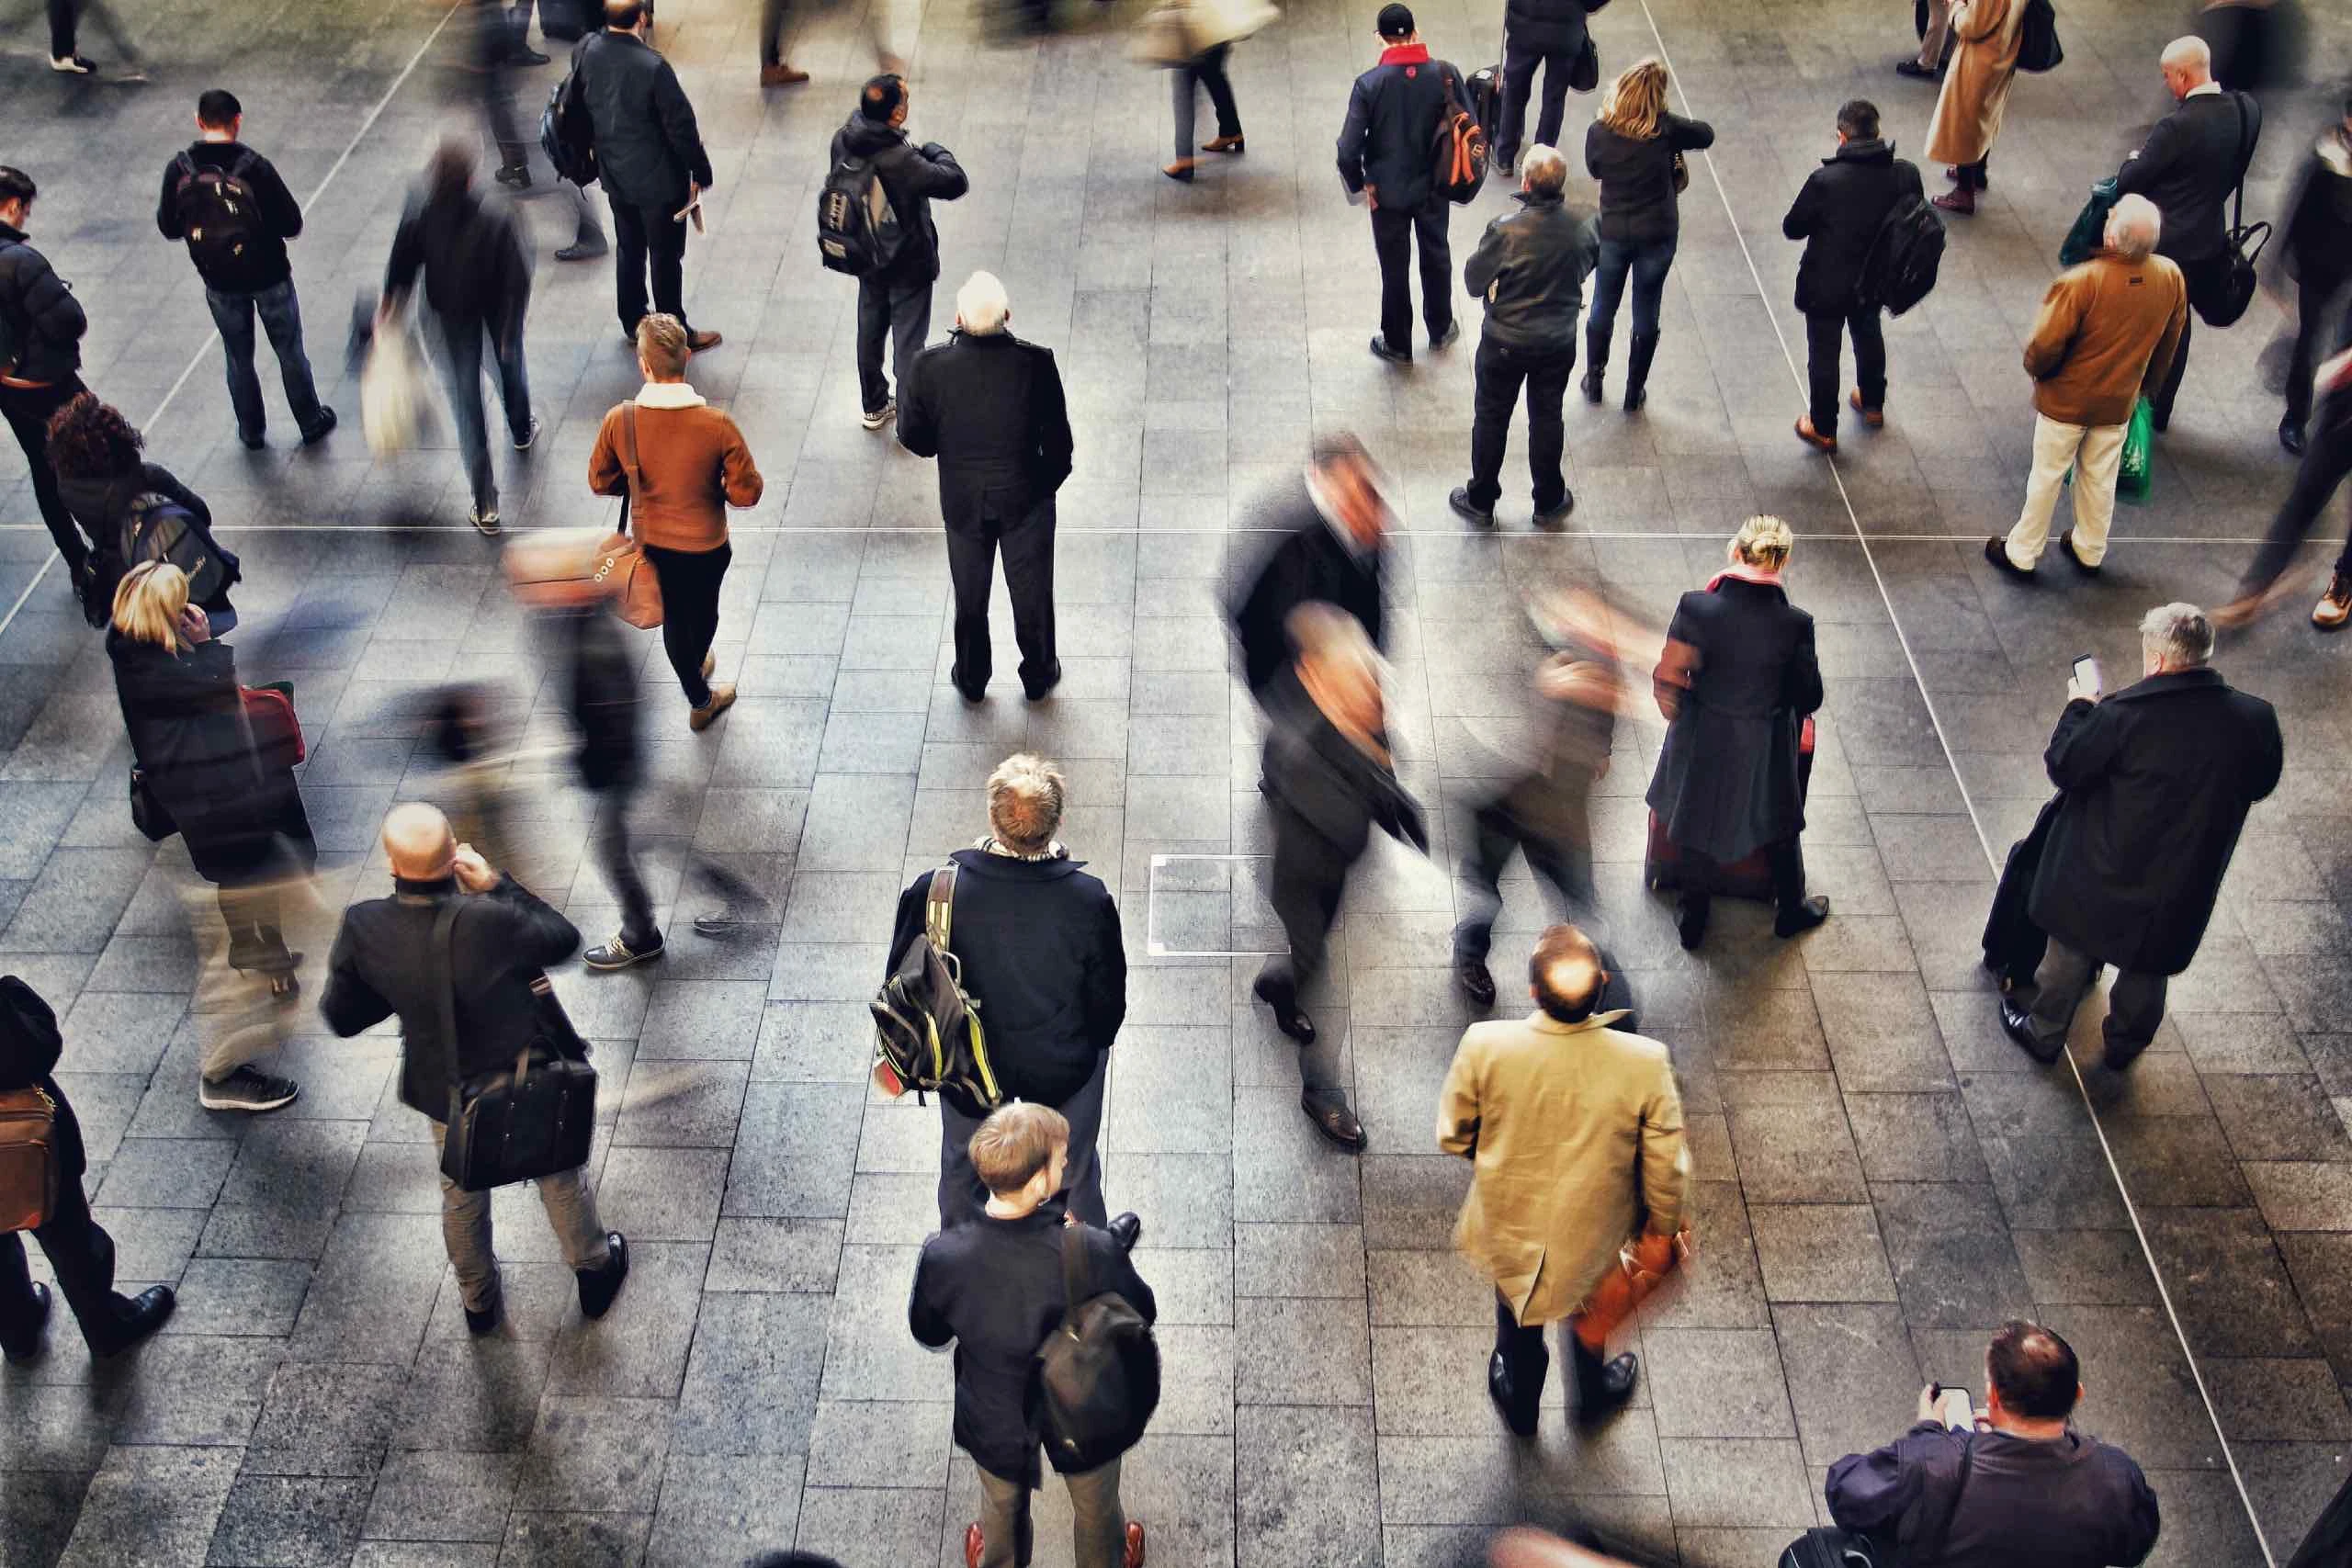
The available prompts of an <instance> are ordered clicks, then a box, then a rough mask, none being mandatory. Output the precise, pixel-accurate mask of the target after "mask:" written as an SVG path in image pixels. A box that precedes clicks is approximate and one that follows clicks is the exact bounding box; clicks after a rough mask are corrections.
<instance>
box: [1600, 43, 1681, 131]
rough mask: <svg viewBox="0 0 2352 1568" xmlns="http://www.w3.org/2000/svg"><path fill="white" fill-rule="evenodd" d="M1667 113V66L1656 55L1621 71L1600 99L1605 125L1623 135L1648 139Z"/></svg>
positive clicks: (1601, 120)
mask: <svg viewBox="0 0 2352 1568" xmlns="http://www.w3.org/2000/svg"><path fill="white" fill-rule="evenodd" d="M1665 113H1666V65H1665V62H1662V61H1660V60H1658V59H1657V58H1656V57H1655V56H1653V57H1651V58H1649V59H1646V60H1636V61H1635V62H1634V63H1632V64H1631V65H1628V66H1627V67H1625V69H1624V70H1623V71H1621V72H1619V73H1617V80H1615V81H1614V82H1611V84H1609V91H1608V93H1607V94H1606V95H1604V96H1602V98H1601V100H1600V114H1599V115H1598V116H1597V117H1596V118H1598V119H1599V120H1600V123H1601V124H1603V125H1605V126H1607V127H1608V128H1609V129H1610V130H1613V131H1615V132H1616V133H1617V134H1618V135H1620V136H1627V137H1631V138H1632V139H1633V140H1634V141H1649V140H1650V139H1651V138H1652V137H1654V136H1656V135H1657V122H1658V120H1659V119H1660V118H1662V117H1663V116H1664V115H1665Z"/></svg>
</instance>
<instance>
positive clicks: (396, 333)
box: [359, 321, 432, 457]
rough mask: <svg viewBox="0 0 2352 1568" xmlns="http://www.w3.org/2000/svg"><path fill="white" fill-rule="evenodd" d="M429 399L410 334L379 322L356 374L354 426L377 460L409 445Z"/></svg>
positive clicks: (397, 324) (421, 364) (401, 326)
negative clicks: (365, 359)
mask: <svg viewBox="0 0 2352 1568" xmlns="http://www.w3.org/2000/svg"><path fill="white" fill-rule="evenodd" d="M431 395H432V394H431V391H430V389H429V388H428V386H427V384H426V379H425V371H424V355H422V354H421V353H419V352H418V351H417V346H416V337H415V334H414V333H411V332H410V331H409V330H408V328H407V327H406V325H405V324H403V323H400V322H395V321H383V322H379V323H378V324H377V328H376V335H375V340H374V342H373V343H372V344H370V345H369V347H368V364H367V366H366V367H365V368H363V369H362V370H361V371H360V372H359V423H360V424H361V426H362V427H363V428H364V429H365V430H366V431H367V433H368V450H369V451H371V452H373V453H375V454H376V455H377V456H378V457H384V456H387V455H389V454H390V453H394V452H405V451H407V450H408V449H409V448H411V447H413V446H415V445H416V443H417V436H418V434H419V433H420V432H421V430H422V429H423V427H424V420H425V409H426V406H427V399H429V398H430V397H431Z"/></svg>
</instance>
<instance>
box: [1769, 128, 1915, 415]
mask: <svg viewBox="0 0 2352 1568" xmlns="http://www.w3.org/2000/svg"><path fill="white" fill-rule="evenodd" d="M1906 202H1911V203H1917V204H1918V209H1919V211H1920V212H1921V213H1923V214H1925V220H1926V221H1927V222H1929V223H1939V221H1940V220H1939V219H1938V218H1937V217H1936V216H1935V214H1934V213H1933V212H1932V211H1929V210H1928V207H1927V192H1926V190H1925V189H1924V188H1923V187H1922V186H1921V184H1920V181H1919V170H1918V167H1917V165H1916V164H1912V163H1911V162H1910V161H1909V160H1907V159H1904V158H1898V157H1896V156H1895V155H1894V143H1893V142H1891V141H1883V140H1882V139H1881V138H1880V136H1879V124H1878V106H1877V105H1875V104H1873V103H1871V101H1870V100H1869V99H1868V98H1849V99H1848V100H1847V101H1846V102H1845V103H1844V104H1842V105H1840V106H1839V107H1838V151H1837V152H1835V153H1834V154H1832V155H1831V156H1829V157H1826V158H1824V159H1823V160H1822V161H1821V167H1819V168H1817V169H1815V170H1814V171H1813V173H1812V174H1810V175H1806V176H1805V182H1804V189H1802V190H1800V191H1798V192H1797V199H1796V202H1795V204H1794V205H1792V207H1791V208H1790V209H1789V215H1788V216H1787V217H1786V218H1783V219H1781V233H1783V234H1785V235H1787V236H1788V237H1789V238H1790V239H1792V240H1802V241H1804V260H1802V261H1800V262H1798V263H1797V309H1798V310H1802V311H1804V343H1805V367H1806V373H1807V379H1808V381H1809V383H1810V386H1811V398H1810V406H1809V408H1808V409H1807V411H1806V412H1804V414H1803V415H1802V416H1800V417H1799V418H1798V420H1797V435H1798V437H1799V438H1800V439H1801V440H1803V441H1804V442H1805V443H1806V444H1807V445H1808V446H1814V447H1816V448H1818V449H1819V450H1821V451H1824V452H1835V451H1836V450H1838V382H1839V380H1840V379H1841V378H1840V377H1839V376H1838V369H1839V367H1840V361H1841V359H1842V357H1843V354H1844V348H1845V344H1844V339H1845V337H1846V334H1847V333H1852V334H1853V339H1854V383H1855V384H1854V389H1853V391H1852V392H1851V393H1850V394H1849V398H1848V400H1849V401H1850V402H1851V403H1852V404H1853V408H1854V412H1856V413H1858V414H1860V415H1861V416H1862V423H1864V424H1866V425H1868V426H1869V427H1870V428H1871V429H1872V430H1876V429H1878V428H1879V427H1880V426H1881V425H1883V424H1884V423H1886V338H1885V336H1884V334H1883V333H1881V331H1880V327H1879V310H1880V309H1881V307H1880V303H1879V298H1878V295H1877V292H1876V290H1875V288H1874V287H1873V286H1874V284H1875V282H1876V280H1875V279H1874V278H1872V277H1871V276H1869V273H1870V270H1871V266H1872V265H1873V264H1874V263H1876V262H1878V261H1880V260H1881V259H1882V257H1883V251H1882V247H1881V244H1880V237H1881V235H1882V233H1883V232H1884V231H1885V230H1886V228H1887V224H1888V220H1889V218H1890V215H1891V214H1893V213H1894V210H1895V209H1896V207H1897V205H1898V204H1902V203H1906Z"/></svg>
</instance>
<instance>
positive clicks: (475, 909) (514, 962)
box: [319, 876, 580, 1122]
mask: <svg viewBox="0 0 2352 1568" xmlns="http://www.w3.org/2000/svg"><path fill="white" fill-rule="evenodd" d="M393 886H394V888H395V889H396V891H395V892H394V893H393V895H392V896H391V897H389V898H368V899H365V900H363V901H362V902H360V903H356V904H354V905H353V906H351V908H348V909H346V910H345V911H344V915H343V929H342V930H341V931H338V932H336V933H335V939H334V953H333V954H332V955H331V956H330V957H329V958H328V960H327V988H326V994H325V995H323V996H322V997H321V998H319V1014H320V1016H321V1017H322V1018H324V1019H325V1020H326V1021H327V1027H328V1028H330V1029H332V1030H334V1032H336V1033H337V1034H341V1035H346V1036H348V1035H353V1034H356V1033H358V1032H360V1031H361V1030H363V1029H368V1028H372V1027H373V1026H374V1025H376V1024H379V1023H381V1022H383V1021H384V1020H386V1019H388V1018H390V1017H391V1016H392V1015H394V1014H395V1013H397V1014H399V1015H400V1021H401V1104H403V1105H406V1106H408V1107H409V1108H410V1109H411V1110H414V1111H424V1114H426V1115H427V1116H430V1117H431V1118H433V1120H435V1122H444V1121H447V1119H448V1115H449V1085H450V1079H451V1078H452V1077H474V1076H475V1075H476V1074H479V1073H486V1072H492V1071H495V1070H496V1069H498V1068H499V1067H502V1066H509V1065H511V1064H512V1063H513V1062H514V1060H515V1053H516V1052H517V1051H519V1050H521V1049H522V1048H523V1047H524V1046H526V1045H527V1044H529V1043H530V1042H531V1040H532V1039H533V1037H534V1036H536V1035H537V1034H538V1033H539V1032H540V1031H539V1025H538V1005H537V998H535V997H534V996H533V995H532V994H531V982H532V981H533V980H535V979H537V978H538V976H539V975H540V973H541V971H543V970H544V969H546V968H547V966H548V964H560V963H562V962H563V961H564V960H565V959H567V958H569V957H571V955H572V953H574V952H575V951H577V950H578V948H579V946H580V931H579V929H578V928H577V927H575V926H574V925H573V924H572V923H571V921H570V920H567V919H564V918H563V917H562V916H561V915H560V914H558V913H557V912H556V911H555V910H554V909H552V908H549V907H548V905H547V904H546V903H545V902H543V901H542V900H541V899H540V898H539V897H537V895H535V894H533V893H532V892H530V891H529V890H528V889H527V888H526V887H525V886H523V885H522V884H521V883H519V882H517V881H515V879H514V877H512V876H502V877H500V878H499V881H498V886H495V887H493V888H492V889H491V890H490V891H489V892H488V893H485V894H481V895H479V896H477V895H472V894H464V893H459V892H458V884H457V881H456V879H455V878H447V879H444V880H443V881H440V882H408V881H399V882H395V883H394V884H393ZM450 898H458V899H462V900H463V904H462V907H461V908H459V910H458V921H457V925H456V926H455V928H454V929H452V930H451V931H450V933H449V937H450V949H451V957H450V963H451V965H452V970H453V975H452V979H453V986H452V988H453V989H454V990H455V991H456V992H457V994H458V1007H457V1012H458V1044H457V1049H456V1051H455V1053H454V1057H455V1064H456V1071H455V1073H454V1074H453V1073H452V1070H451V1062H452V1052H451V1050H450V1046H449V1043H448V1042H447V1041H445V1040H443V1039H442V1038H441V998H440V996H439V994H438V992H437V991H436V989H435V985H434V957H433V926H434V922H435V919H437V918H438V917H439V915H440V912H441V906H442V904H443V903H444V902H445V901H446V900H447V899H450Z"/></svg>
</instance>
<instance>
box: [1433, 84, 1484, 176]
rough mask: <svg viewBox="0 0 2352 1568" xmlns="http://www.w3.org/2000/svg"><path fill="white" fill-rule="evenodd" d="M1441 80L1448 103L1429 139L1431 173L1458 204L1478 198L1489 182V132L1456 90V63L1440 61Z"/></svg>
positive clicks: (1440, 112) (1446, 102)
mask: <svg viewBox="0 0 2352 1568" xmlns="http://www.w3.org/2000/svg"><path fill="white" fill-rule="evenodd" d="M1438 81H1439V83H1440V85H1442V87H1443V88H1444V91H1445V105H1444V107H1442V108H1441V109H1440V110H1439V111H1438V117H1437V132H1436V134H1435V135H1433V136H1432V137H1431V138H1430V180H1431V183H1432V184H1434V185H1435V186H1436V187H1437V189H1438V192H1439V194H1441V195H1442V196H1443V197H1445V199H1446V200H1448V201H1450V202H1452V203H1453V204H1454V205H1455V206H1456V207H1464V206H1467V205H1468V204H1469V203H1471V202H1473V201H1475V200H1476V199H1477V197H1478V187H1479V186H1483V185H1485V184H1486V183H1487V133H1486V131H1485V130H1482V129H1480V127H1479V124H1478V117H1477V114H1476V111H1475V110H1474V109H1473V108H1471V107H1467V106H1465V105H1464V103H1463V102H1462V100H1461V98H1459V97H1457V96H1455V94H1454V91H1453V84H1454V81H1455V76H1454V72H1453V67H1452V66H1451V65H1447V64H1445V63H1443V62H1440V63H1439V65H1438Z"/></svg>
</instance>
